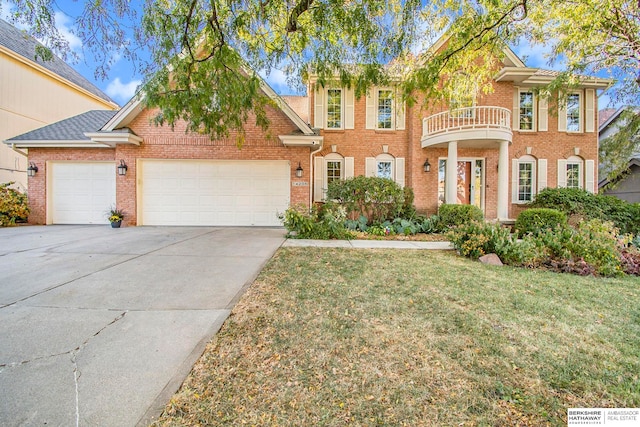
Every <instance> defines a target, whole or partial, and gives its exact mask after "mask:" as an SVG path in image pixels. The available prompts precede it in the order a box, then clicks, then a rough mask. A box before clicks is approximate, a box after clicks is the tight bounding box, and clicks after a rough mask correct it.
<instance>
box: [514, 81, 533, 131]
mask: <svg viewBox="0 0 640 427" xmlns="http://www.w3.org/2000/svg"><path fill="white" fill-rule="evenodd" d="M521 93H531V95H532V96H533V98H532V105H531V108H532V117H531V129H520V94H521ZM537 104H538V97H537V96H536V94H535V92H534V91H533V90H531V89H527V88H518V110H517V111H516V112H515V113H516V114H517V115H518V132H537V131H538V127H537V123H538V111H537V108H536V105H537Z"/></svg>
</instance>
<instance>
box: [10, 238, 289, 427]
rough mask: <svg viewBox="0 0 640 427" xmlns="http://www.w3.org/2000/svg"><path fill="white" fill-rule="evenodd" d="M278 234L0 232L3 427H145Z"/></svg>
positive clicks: (271, 249) (276, 241) (275, 244)
mask: <svg viewBox="0 0 640 427" xmlns="http://www.w3.org/2000/svg"><path fill="white" fill-rule="evenodd" d="M284 234H285V231H284V230H283V229H269V228H213V227H127V228H121V229H111V228H110V227H109V226H47V227H38V226H25V227H15V228H5V229H0V425H3V426H22V425H28V426H31V425H40V426H42V425H47V426H73V425H79V426H118V427H122V426H135V425H146V424H147V423H148V422H149V421H150V420H151V419H152V417H154V416H157V415H158V414H159V413H160V411H161V410H162V408H163V406H164V405H165V404H166V403H167V402H168V400H169V399H170V398H171V395H172V394H173V393H174V392H175V390H177V388H178V387H179V386H180V384H181V383H182V381H183V380H184V378H185V377H186V375H187V374H188V373H189V371H190V370H191V367H192V365H193V363H194V362H195V361H196V360H197V359H198V358H199V357H200V355H201V354H202V351H203V350H204V345H205V344H206V342H207V341H209V339H210V338H211V337H212V336H213V335H214V334H215V333H216V332H217V331H218V329H219V328H220V326H221V325H222V323H223V322H224V320H225V319H226V318H227V316H228V315H229V313H230V310H231V308H232V307H233V305H234V304H235V303H236V301H237V300H238V298H239V297H240V296H241V294H242V293H243V291H244V290H245V288H246V287H247V286H248V285H249V284H250V283H251V282H252V281H253V279H254V278H255V277H256V275H257V274H258V273H259V271H260V269H261V268H262V267H263V265H264V264H265V263H266V261H267V260H269V258H271V256H272V255H273V253H274V252H275V250H276V249H277V248H278V247H280V245H281V244H282V243H283V241H284Z"/></svg>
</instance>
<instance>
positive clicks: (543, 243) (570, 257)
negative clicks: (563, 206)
mask: <svg viewBox="0 0 640 427" xmlns="http://www.w3.org/2000/svg"><path fill="white" fill-rule="evenodd" d="M527 238H530V239H532V241H533V242H534V243H535V244H536V246H538V247H539V248H542V250H543V251H544V253H545V258H546V259H545V261H544V262H543V264H544V265H546V266H550V267H553V268H554V269H556V270H560V271H570V272H578V273H579V272H580V271H584V272H585V273H590V272H591V271H593V273H595V274H598V275H601V276H617V275H620V274H622V268H621V264H620V257H621V255H620V247H619V242H618V229H616V228H615V227H614V226H613V223H611V222H603V221H601V220H599V219H592V220H588V221H581V222H580V223H579V224H578V226H577V228H572V227H568V226H567V227H562V228H560V229H556V230H545V231H543V232H541V233H540V234H539V235H538V236H527V237H525V239H527Z"/></svg>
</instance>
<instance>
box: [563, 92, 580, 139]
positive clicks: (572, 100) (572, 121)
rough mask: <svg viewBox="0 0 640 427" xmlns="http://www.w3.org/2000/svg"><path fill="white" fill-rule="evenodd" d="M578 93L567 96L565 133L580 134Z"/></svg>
mask: <svg viewBox="0 0 640 427" xmlns="http://www.w3.org/2000/svg"><path fill="white" fill-rule="evenodd" d="M580 104H581V103H580V93H570V94H569V95H568V96H567V109H566V112H567V132H581V130H582V129H581V128H580V116H581V107H580Z"/></svg>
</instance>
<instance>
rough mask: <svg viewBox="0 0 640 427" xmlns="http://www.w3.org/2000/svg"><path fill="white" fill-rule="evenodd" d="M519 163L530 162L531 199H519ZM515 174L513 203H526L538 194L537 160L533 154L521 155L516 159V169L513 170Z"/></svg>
mask: <svg viewBox="0 0 640 427" xmlns="http://www.w3.org/2000/svg"><path fill="white" fill-rule="evenodd" d="M521 164H530V165H531V200H520V165H521ZM514 173H515V174H516V179H515V181H516V188H515V198H514V201H513V203H515V204H526V203H529V202H531V201H532V200H533V199H534V198H535V197H536V194H538V185H537V183H538V161H537V160H536V159H535V158H534V157H533V156H523V157H520V158H519V159H517V161H516V170H515V171H514Z"/></svg>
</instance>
